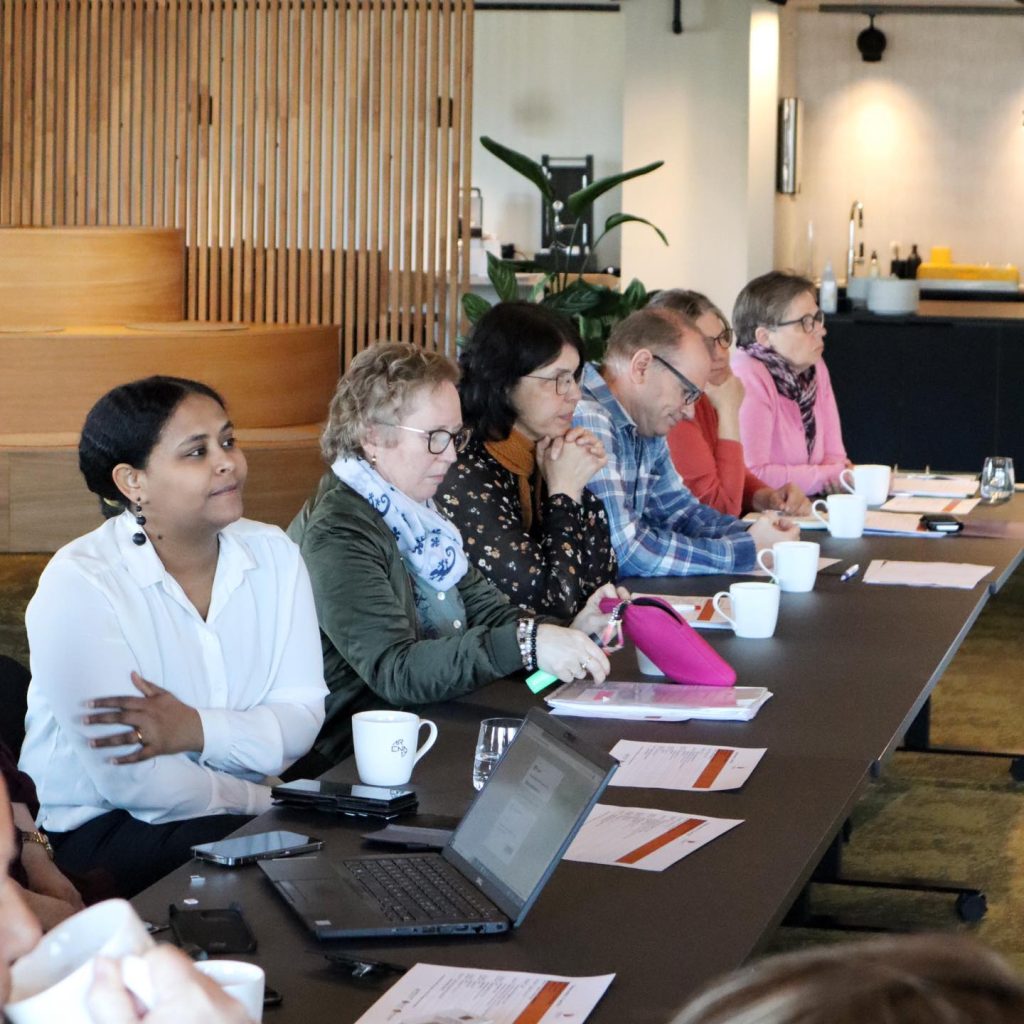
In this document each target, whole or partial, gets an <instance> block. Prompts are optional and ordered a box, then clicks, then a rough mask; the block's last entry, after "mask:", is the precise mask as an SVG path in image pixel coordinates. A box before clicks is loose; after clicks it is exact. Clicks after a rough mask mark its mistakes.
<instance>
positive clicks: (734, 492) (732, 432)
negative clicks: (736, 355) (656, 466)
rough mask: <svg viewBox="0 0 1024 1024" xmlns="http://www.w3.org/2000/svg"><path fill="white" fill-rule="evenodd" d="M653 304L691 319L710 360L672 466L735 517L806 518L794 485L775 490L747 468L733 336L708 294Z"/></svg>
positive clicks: (673, 448)
mask: <svg viewBox="0 0 1024 1024" xmlns="http://www.w3.org/2000/svg"><path fill="white" fill-rule="evenodd" d="M650 304H651V306H654V307H657V306H664V307H666V308H668V309H674V310H676V312H678V313H682V314H683V316H686V317H688V318H689V319H690V320H692V321H693V324H694V326H695V327H696V328H697V330H698V331H700V333H701V335H702V336H703V338H704V344H705V345H706V346H707V349H708V353H709V355H710V356H711V373H710V375H709V376H708V384H707V387H706V389H705V392H704V395H703V396H702V397H701V398H700V399H699V400H698V401H697V402H695V403H694V407H693V417H692V418H691V419H682V420H680V421H679V422H678V423H677V424H676V425H675V426H674V427H673V428H672V430H671V431H669V434H668V437H667V438H666V440H667V441H668V450H669V452H671V454H672V462H673V463H674V464H675V467H676V469H678V470H679V475H680V476H681V477H682V478H683V480H684V481H685V483H686V486H687V487H689V488H690V490H691V491H692V492H693V495H694V497H696V498H697V499H699V500H700V501H702V502H703V503H704V504H705V505H710V506H711V507H712V508H715V509H718V511H719V512H728V513H729V514H730V515H734V516H738V515H743V514H744V513H746V512H764V511H766V510H768V509H773V510H775V511H778V512H784V513H787V514H789V515H796V516H799V515H808V514H809V513H810V503H809V502H808V500H807V496H806V495H805V494H804V492H803V491H802V490H800V488H799V487H797V486H796V484H793V483H789V482H787V483H784V484H783V485H782V486H781V487H771V486H769V485H768V484H767V483H765V482H764V480H762V479H761V478H760V477H759V476H757V474H756V473H753V472H751V471H750V469H748V468H747V464H746V461H745V456H744V452H743V442H742V441H741V440H740V408H741V407H742V405H743V398H744V391H743V382H742V381H741V380H740V379H739V377H737V376H736V374H734V373H733V372H732V368H731V366H730V365H729V355H730V349H731V347H732V339H733V332H732V328H731V327H730V326H729V324H728V321H727V320H726V319H725V314H724V313H722V311H721V310H720V309H719V308H718V307H717V306H716V305H715V304H714V303H713V302H712V301H711V300H710V299H709V298H708V297H707V296H706V295H702V294H701V293H700V292H694V291H687V290H684V289H682V288H670V289H667V290H665V291H661V292H658V293H657V295H655V296H654V298H653V299H651V303H650Z"/></svg>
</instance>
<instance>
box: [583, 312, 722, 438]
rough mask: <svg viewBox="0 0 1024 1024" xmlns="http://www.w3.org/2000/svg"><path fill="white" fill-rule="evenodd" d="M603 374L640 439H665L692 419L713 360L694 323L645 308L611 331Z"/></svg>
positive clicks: (678, 316) (676, 315)
mask: <svg viewBox="0 0 1024 1024" xmlns="http://www.w3.org/2000/svg"><path fill="white" fill-rule="evenodd" d="M601 372H602V374H603V375H604V378H605V380H606V381H607V383H608V387H609V388H610V390H611V392H612V394H613V395H614V396H615V397H616V399H618V401H619V403H620V404H621V405H622V407H623V408H624V409H625V410H626V412H627V413H629V415H630V417H631V418H632V420H633V422H634V423H635V424H636V426H637V430H638V431H639V432H640V434H642V435H643V436H645V437H664V436H665V435H666V434H667V433H668V432H669V431H670V430H671V429H672V428H673V427H674V426H675V425H676V424H677V423H678V422H679V421H680V420H681V419H690V418H692V416H693V406H694V404H695V403H696V401H697V400H698V399H699V398H700V396H701V395H702V394H703V393H704V388H705V387H707V384H708V380H709V378H710V375H711V356H710V355H709V354H708V349H707V345H706V344H705V343H704V336H703V335H702V334H701V332H700V331H699V330H698V329H697V328H696V327H695V326H694V324H693V322H692V321H690V320H688V319H687V318H686V317H684V316H683V315H682V314H680V313H677V312H676V311H675V310H672V309H667V308H665V307H659V306H647V307H645V308H644V309H640V310H637V311H636V312H635V313H631V314H630V315H629V316H628V317H626V319H625V320H622V321H620V322H619V323H618V324H616V325H615V327H614V328H613V329H612V333H611V335H610V337H609V338H608V348H607V350H606V352H605V357H604V363H603V364H602V371H601Z"/></svg>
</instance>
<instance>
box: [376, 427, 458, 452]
mask: <svg viewBox="0 0 1024 1024" xmlns="http://www.w3.org/2000/svg"><path fill="white" fill-rule="evenodd" d="M381 426H382V427H394V428H395V429H396V430H408V431H409V433H410V434H423V436H424V437H426V439H427V451H428V452H430V454H431V455H440V454H441V453H442V452H445V451H447V449H448V445H450V444H451V443H452V442H454V443H455V450H456V451H457V452H461V451H465V449H466V445H467V444H469V439H470V437H472V436H473V430H472V428H471V427H459V429H458V430H456V431H455V433H454V434H453V433H452V432H451V431H450V430H442V429H440V428H438V429H437V430H421V429H420V428H419V427H405V426H402V424H401V423H382V424H381Z"/></svg>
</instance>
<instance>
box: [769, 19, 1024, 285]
mask: <svg viewBox="0 0 1024 1024" xmlns="http://www.w3.org/2000/svg"><path fill="white" fill-rule="evenodd" d="M783 24H784V33H783V40H782V61H783V81H784V83H785V84H784V90H785V88H786V86H788V85H789V84H790V83H795V87H796V91H797V95H799V96H800V97H801V99H802V100H803V101H804V106H805V127H806V135H805V139H804V142H805V145H804V154H805V162H804V167H803V173H802V186H803V187H802V192H801V194H800V195H798V196H797V197H795V198H794V199H787V198H783V197H780V198H779V199H778V201H777V209H776V214H777V216H776V223H777V239H776V247H775V261H776V264H777V265H779V266H797V267H800V268H802V266H803V262H804V252H805V248H806V247H805V245H804V244H803V238H804V236H805V234H806V228H807V222H808V221H809V220H811V221H813V222H814V225H815V233H816V236H817V245H816V248H817V254H816V259H815V263H816V266H817V268H818V269H819V270H820V267H821V266H822V265H823V263H824V260H825V258H826V257H828V258H831V259H832V262H833V265H834V266H835V267H836V270H837V273H838V274H839V275H840V276H842V275H843V274H845V266H846V235H847V227H848V217H849V210H850V204H851V202H852V201H853V200H854V199H860V200H861V201H862V202H863V203H864V236H865V242H866V246H867V249H868V254H869V255H870V250H871V249H872V248H875V249H877V250H878V254H879V258H880V261H881V262H882V263H883V266H884V268H885V269H886V270H887V269H888V263H889V243H890V241H892V240H896V241H899V242H900V243H901V248H902V251H903V252H904V253H906V252H908V251H909V246H910V243H912V242H917V243H918V247H919V251H920V252H921V254H922V256H923V257H924V258H925V259H927V258H928V251H929V249H930V247H931V246H932V245H950V246H952V248H953V258H954V259H955V260H957V261H959V262H964V263H981V262H986V261H988V262H991V263H1005V262H1013V263H1016V264H1018V265H1021V264H1024V128H1022V117H1024V113H1022V112H1024V74H1022V67H1024V17H1021V18H1010V17H979V16H973V17H969V16H954V15H943V16H938V15H922V16H910V15H889V14H886V15H883V16H881V17H879V18H877V19H876V22H875V24H876V27H877V28H880V29H881V30H882V31H883V32H885V34H886V36H887V37H888V47H887V49H886V51H885V54H884V56H883V58H882V61H881V62H880V63H878V64H865V63H864V62H863V61H862V60H861V59H860V55H859V54H858V53H857V50H856V46H855V40H856V37H857V34H858V33H859V32H860V31H861V30H862V29H863V28H865V27H866V25H867V20H866V19H865V18H864V17H863V16H855V15H847V14H840V15H835V14H820V13H818V12H817V11H807V10H803V11H792V10H787V11H786V13H785V17H784V21H783ZM840 267H842V270H840Z"/></svg>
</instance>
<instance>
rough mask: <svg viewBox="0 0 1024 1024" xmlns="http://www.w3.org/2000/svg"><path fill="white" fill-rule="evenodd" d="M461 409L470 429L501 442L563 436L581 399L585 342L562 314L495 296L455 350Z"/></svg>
mask: <svg viewBox="0 0 1024 1024" xmlns="http://www.w3.org/2000/svg"><path fill="white" fill-rule="evenodd" d="M459 366H460V367H461V368H462V382H461V384H460V387H459V390H460V392H461V395H462V409H463V412H464V413H465V416H466V422H467V423H468V424H469V425H470V426H471V427H472V428H473V432H474V434H476V435H477V436H478V437H481V438H483V439H484V440H485V441H504V440H505V438H507V437H508V436H509V434H511V432H512V430H513V428H514V429H516V430H518V431H519V433H520V434H523V435H524V436H525V437H527V438H528V439H529V440H531V441H539V440H540V439H541V438H542V437H561V436H562V435H563V434H565V433H566V432H567V431H568V430H569V429H570V428H571V427H572V413H573V410H574V409H575V408H576V403H577V402H578V401H579V400H580V387H579V381H580V375H581V374H582V372H583V343H582V342H581V341H580V337H579V334H578V332H577V331H576V329H575V328H574V327H573V325H572V323H571V322H570V321H569V320H567V319H566V318H565V317H563V316H561V315H560V314H558V313H556V312H554V311H553V310H550V309H548V308H547V307H545V306H540V305H538V304H537V303H535V302H499V303H498V304H497V305H496V306H493V307H492V308H491V309H490V310H488V311H487V312H486V313H485V314H484V315H483V316H482V317H481V318H480V320H479V322H478V323H477V324H476V326H475V327H474V328H473V333H472V334H471V335H470V337H469V340H468V341H467V342H466V345H465V346H464V348H463V349H462V352H461V353H460V355H459Z"/></svg>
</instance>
